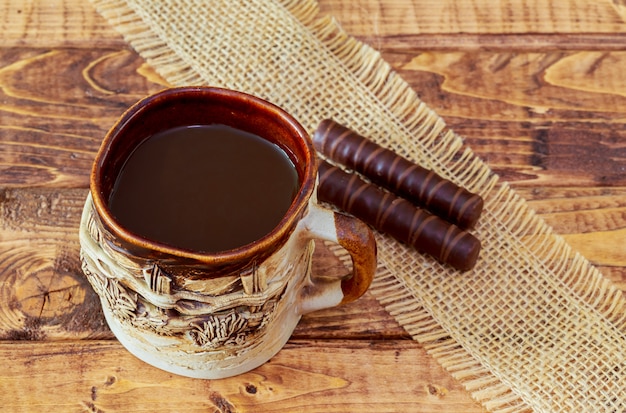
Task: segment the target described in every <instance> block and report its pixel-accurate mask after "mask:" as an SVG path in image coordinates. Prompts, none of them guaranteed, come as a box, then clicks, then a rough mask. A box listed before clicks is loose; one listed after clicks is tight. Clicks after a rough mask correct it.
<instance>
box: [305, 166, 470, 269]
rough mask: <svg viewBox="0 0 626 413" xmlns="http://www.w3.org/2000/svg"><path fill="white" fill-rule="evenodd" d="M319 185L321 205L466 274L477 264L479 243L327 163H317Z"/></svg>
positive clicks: (453, 226)
mask: <svg viewBox="0 0 626 413" xmlns="http://www.w3.org/2000/svg"><path fill="white" fill-rule="evenodd" d="M319 181H320V182H319V187H318V191H317V195H318V199H319V200H320V201H324V202H328V203H330V204H333V205H335V206H337V207H338V208H340V209H342V210H344V211H346V212H348V213H350V214H352V215H354V216H356V217H357V218H360V219H361V220H363V221H364V222H366V223H368V224H369V225H371V226H373V227H374V228H376V229H377V230H379V231H380V232H383V233H386V234H389V235H390V236H392V237H394V238H396V239H397V240H399V241H402V242H404V243H407V244H409V245H411V246H413V247H415V248H416V249H418V250H419V251H422V252H425V253H427V254H429V255H432V256H433V257H435V258H436V259H438V260H439V261H440V262H442V263H447V264H450V265H451V266H453V267H454V268H456V269H459V270H462V271H464V270H469V269H471V268H472V267H474V265H475V264H476V260H477V259H478V253H479V251H480V241H478V239H476V238H475V237H474V236H473V235H472V234H470V233H469V232H467V231H463V230H462V229H460V228H459V227H457V226H456V225H454V224H451V223H449V222H447V221H444V220H443V219H441V218H439V217H437V216H436V215H433V214H431V213H429V212H428V211H425V210H424V209H421V208H418V207H416V206H415V205H413V204H412V203H410V202H409V201H407V200H405V199H402V198H399V197H397V196H395V195H394V194H392V193H390V192H388V191H385V190H383V189H381V188H379V187H377V186H376V185H372V184H369V183H367V182H365V181H364V180H363V179H361V178H360V177H359V176H358V175H357V174H350V173H346V172H344V171H343V170H341V169H340V168H337V167H335V166H333V165H331V164H329V163H328V162H326V161H322V162H321V163H320V166H319Z"/></svg>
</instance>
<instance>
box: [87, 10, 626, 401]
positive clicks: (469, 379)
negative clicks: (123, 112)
mask: <svg viewBox="0 0 626 413" xmlns="http://www.w3.org/2000/svg"><path fill="white" fill-rule="evenodd" d="M92 2H93V3H94V4H95V5H96V7H97V9H98V11H99V12H100V13H101V14H102V15H103V16H104V17H105V18H107V19H108V20H109V22H110V23H111V24H112V25H113V26H115V27H116V28H117V29H118V30H119V31H120V32H121V33H122V34H123V35H124V37H125V39H126V40H127V41H128V42H129V43H130V44H131V45H132V46H133V48H135V50H137V52H138V53H139V54H140V55H141V56H142V57H143V58H145V59H146V61H147V62H148V63H149V64H150V65H151V66H153V67H154V68H155V69H156V70H157V72H158V73H159V74H160V75H161V76H163V77H164V78H165V79H166V80H167V81H168V82H170V83H171V84H175V85H180V84H203V83H205V79H204V78H203V77H202V76H201V75H200V74H199V73H198V71H197V70H196V67H195V66H194V62H193V60H189V61H186V60H185V59H184V57H183V56H181V55H179V54H177V53H176V52H175V51H173V49H172V47H170V45H168V44H167V43H166V42H165V41H164V40H163V39H162V38H160V37H159V35H158V34H157V33H155V32H154V31H153V29H152V28H151V27H150V26H148V25H147V24H145V22H144V19H142V17H141V10H135V9H132V8H131V7H129V6H128V4H127V2H125V1H120V0H92ZM277 7H283V8H285V9H286V10H288V11H289V12H290V13H291V14H292V15H293V16H294V18H296V19H298V20H299V21H300V22H301V24H302V26H303V28H305V29H306V30H308V31H310V33H312V34H313V35H314V36H316V37H317V38H318V39H319V41H320V47H325V48H327V49H328V50H329V51H330V53H331V54H333V55H334V56H335V57H336V59H337V60H338V61H340V62H341V64H342V65H343V70H346V71H348V72H349V73H350V74H351V76H353V77H354V78H355V79H357V80H358V81H359V82H361V83H362V84H363V85H364V86H365V87H366V88H368V89H369V91H371V93H372V94H374V95H375V96H376V97H377V99H378V100H379V101H380V103H381V105H382V106H384V107H386V108H387V109H388V110H389V111H390V112H391V113H392V114H393V116H395V118H396V119H397V120H398V122H399V123H401V128H402V129H403V130H404V131H405V132H406V133H405V135H406V136H410V137H416V138H415V140H414V141H411V142H406V141H403V142H397V141H394V140H393V139H391V138H390V139H389V140H384V139H378V140H379V143H381V144H385V145H387V146H388V147H390V148H392V149H394V150H397V151H399V152H402V150H403V148H404V147H406V145H411V144H414V145H420V146H421V148H422V149H424V152H425V153H428V154H429V156H424V157H423V158H419V156H417V157H418V158H419V159H418V160H419V161H421V162H422V163H424V164H425V165H426V166H429V167H431V168H432V169H434V170H436V171H437V172H438V173H440V174H442V175H444V176H446V177H448V178H450V179H452V180H454V181H455V182H457V183H459V184H461V185H463V186H465V187H467V188H468V189H470V190H472V191H475V192H478V193H480V194H481V195H483V196H485V198H486V201H487V204H486V213H485V216H484V217H483V219H486V220H490V219H498V220H500V221H501V222H502V229H503V233H505V236H506V237H508V238H510V239H513V240H515V242H516V245H522V246H523V248H525V251H527V253H528V255H529V256H531V257H532V259H533V263H534V265H537V266H539V267H540V268H538V269H537V271H545V272H547V273H550V274H555V275H558V278H559V283H561V284H559V287H558V288H561V285H562V286H564V287H566V288H567V289H569V291H566V292H565V293H564V294H570V293H571V294H572V295H573V296H575V297H576V298H577V299H578V300H580V303H581V305H585V306H587V308H588V309H589V311H593V312H595V313H597V314H598V318H601V319H603V320H604V321H606V322H608V323H611V324H612V326H613V327H612V328H614V329H615V330H617V331H619V332H622V334H623V331H624V330H625V329H626V303H625V301H624V299H623V296H622V293H621V291H619V290H618V289H617V288H615V287H614V286H613V285H611V283H610V282H609V281H608V280H607V279H605V278H604V277H603V276H602V275H601V274H600V273H599V272H598V271H597V270H596V269H595V268H594V267H593V266H592V265H591V264H590V263H589V262H588V261H587V260H586V259H585V258H584V257H582V256H580V255H579V254H577V253H575V252H574V251H572V250H571V248H570V247H569V246H568V245H567V244H566V243H565V241H564V240H563V239H562V238H561V237H559V236H557V235H555V234H554V233H553V231H552V229H551V228H549V227H548V226H547V225H546V224H545V223H544V222H543V221H542V220H541V219H540V218H539V217H537V216H536V215H535V214H534V212H533V211H532V210H531V209H530V208H529V207H528V205H527V203H526V202H525V201H524V200H523V199H521V198H520V197H519V196H518V195H517V194H516V193H515V192H514V191H513V190H512V189H511V188H509V186H508V185H507V184H506V183H504V182H501V181H500V180H499V179H498V177H497V176H496V175H495V174H494V173H493V172H492V171H491V170H490V169H489V168H488V167H487V166H486V165H485V164H484V163H483V162H482V161H480V160H479V159H478V158H477V157H475V156H474V154H473V153H472V151H471V150H470V149H468V148H466V147H464V146H463V142H462V139H461V138H460V137H459V136H457V135H456V134H454V132H453V131H451V130H449V129H448V128H447V127H446V125H445V123H444V122H443V120H442V119H441V118H440V117H439V116H437V115H436V114H435V113H434V112H433V111H432V110H430V109H429V108H428V107H426V105H425V104H423V102H421V101H420V100H419V98H418V97H417V96H416V94H415V93H414V91H413V90H412V89H411V88H410V86H409V85H408V84H407V83H406V82H404V81H403V80H402V79H401V78H400V77H399V76H398V75H397V74H396V73H395V72H394V71H393V70H392V68H391V67H390V66H389V65H388V64H387V63H386V62H385V61H384V60H383V59H382V58H381V57H380V55H379V53H378V52H376V51H375V50H373V49H372V48H370V47H369V46H367V45H364V44H362V43H360V42H358V41H357V40H355V39H354V38H352V37H350V36H349V35H347V34H346V33H345V32H344V31H343V30H342V29H341V28H340V27H339V26H338V24H337V23H336V22H335V21H334V20H333V19H332V17H329V16H320V15H319V12H318V8H317V4H316V2H315V1H312V0H304V1H296V0H281V1H278V3H277ZM307 126H308V127H309V129H310V127H311V125H307ZM418 138H419V139H418ZM478 232H479V233H480V228H478ZM482 235H483V236H488V235H487V234H482ZM519 240H523V242H518V241H519ZM379 242H380V244H382V245H381V247H382V248H381V252H382V254H381V266H380V268H379V272H378V275H377V278H376V280H375V282H374V284H373V285H372V288H371V291H372V293H373V294H374V296H375V297H376V298H377V299H378V300H379V301H380V302H381V304H382V305H383V306H384V307H385V308H386V310H387V311H388V312H389V313H390V314H391V315H392V316H393V317H394V318H395V319H396V320H397V321H398V322H399V323H400V324H401V325H402V326H403V327H404V328H405V329H406V331H408V332H409V334H411V336H412V337H413V338H414V339H415V340H417V341H418V342H420V343H422V344H423V345H424V346H425V348H426V349H427V350H428V352H429V353H430V354H431V355H432V356H433V357H434V358H435V359H436V360H437V361H438V362H439V363H440V364H441V365H442V366H443V367H444V368H446V369H447V370H448V371H449V372H450V373H451V374H452V375H453V376H454V377H455V378H456V379H457V380H459V381H460V382H461V383H462V384H463V385H464V386H465V387H466V388H467V390H468V391H470V392H471V394H472V396H473V397H474V398H475V399H476V400H478V401H479V402H481V403H482V404H483V405H484V406H485V408H487V409H488V410H490V411H494V412H525V411H530V410H537V411H541V410H542V409H543V410H545V405H541V404H537V405H535V404H534V403H533V400H532V394H530V395H529V394H527V393H524V391H522V390H520V388H521V386H519V383H517V382H515V380H512V379H511V377H510V376H503V375H500V374H498V372H495V371H494V369H492V368H490V365H489V362H488V360H486V359H485V358H484V357H482V355H481V354H479V353H477V352H476V351H472V350H471V349H470V348H468V347H467V346H464V345H463V343H462V340H459V338H458V336H456V335H455V334H454V332H453V331H451V330H450V329H445V328H443V327H442V325H441V323H440V322H439V320H438V314H436V313H435V312H433V309H432V307H431V306H429V305H428V304H427V303H424V302H422V301H421V300H420V296H419V294H417V293H416V288H419V285H418V286H416V285H415V280H412V279H410V277H411V274H410V273H409V274H404V273H398V272H393V271H391V270H390V269H389V268H388V266H389V265H388V264H389V263H390V262H392V261H393V260H394V258H395V257H396V255H397V251H398V247H397V246H396V245H395V241H393V240H390V239H388V238H386V237H383V236H379ZM385 251H389V252H385ZM336 253H337V255H338V256H339V257H340V258H342V259H346V256H345V254H343V252H341V251H339V250H337V252H336ZM394 254H396V255H394ZM555 288H557V287H555ZM609 401H610V400H609ZM616 404H617V402H616ZM556 410H558V409H556V408H555V409H554V411H556Z"/></svg>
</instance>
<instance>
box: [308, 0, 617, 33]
mask: <svg viewBox="0 0 626 413" xmlns="http://www.w3.org/2000/svg"><path fill="white" fill-rule="evenodd" d="M320 6H321V8H322V10H323V11H324V12H325V13H329V14H332V15H334V16H335V17H336V18H337V20H338V21H339V22H340V23H341V24H342V25H343V27H344V28H345V29H346V30H347V31H348V32H349V33H352V34H353V35H355V36H361V35H368V36H369V35H371V34H372V33H373V36H374V37H376V38H381V37H386V36H397V35H403V34H423V33H430V34H435V33H436V34H439V33H463V34H478V33H479V34H489V33H497V34H507V33H512V34H520V33H581V32H582V33H624V31H626V25H624V5H623V3H622V2H612V1H595V0H554V1H549V2H546V1H541V0H471V1H462V2H459V1H456V0H408V1H407V0H394V1H386V2H384V3H383V2H381V1H379V0H356V1H350V2H347V1H343V0H321V1H320Z"/></svg>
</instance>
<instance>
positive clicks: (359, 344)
mask: <svg viewBox="0 0 626 413" xmlns="http://www.w3.org/2000/svg"><path fill="white" fill-rule="evenodd" d="M0 365H1V366H2V368H1V369H0V405H2V406H3V409H7V410H10V411H34V410H40V411H44V410H45V411H46V412H68V411H89V412H110V411H150V412H175V411H181V410H184V411H185V412H201V411H202V412H206V411H211V412H258V411H263V412H284V411H289V412H296V411H306V412H324V413H329V412H357V411H363V410H364V409H365V410H369V411H376V412H406V411H411V412H433V413H434V412H447V411H451V409H454V410H455V411H463V412H467V413H471V412H483V411H484V410H483V409H482V408H481V406H479V405H478V404H477V403H475V402H474V401H473V400H471V399H470V397H469V396H468V394H467V393H466V392H465V391H464V390H463V389H462V388H461V386H460V385H459V384H458V383H457V382H456V381H455V380H454V379H453V378H452V377H451V376H450V375H449V374H448V373H446V372H445V371H444V370H443V369H442V368H441V367H440V366H439V365H437V364H436V363H435V362H434V361H433V360H432V358H431V357H430V356H428V355H427V354H426V352H425V351H424V350H423V349H422V348H421V347H420V346H419V345H417V343H415V342H412V341H406V340H403V341H395V340H393V341H371V342H368V341H354V340H350V341H331V342H326V341H314V340H313V341H312V340H291V341H290V342H289V343H288V344H287V346H286V347H285V348H284V349H283V350H282V351H281V352H279V353H278V355H276V356H275V357H274V358H273V359H272V360H270V361H269V362H268V363H267V364H265V365H263V366H261V367H260V368H258V369H256V370H253V371H251V372H249V373H246V374H243V375H240V376H237V377H233V378H229V379H223V380H215V381H210V380H194V379H187V378H184V377H180V376H175V375H172V374H169V373H166V372H163V371H161V370H158V369H155V368H153V367H151V366H149V365H147V364H145V363H143V362H141V361H139V360H138V359H135V358H134V357H133V356H132V355H130V353H128V352H127V351H126V350H125V349H124V348H122V346H121V345H120V344H118V343H117V342H116V341H89V342H82V341H70V342H59V343H47V344H46V345H41V344H37V343H28V342H7V343H0ZM412 366H415V367H412ZM416 371H419V372H421V374H420V375H415V374H414V373H415V372H416ZM59 372H63V374H59ZM422 372H423V373H422ZM182 400H184V402H183V401H182ZM181 403H184V404H181Z"/></svg>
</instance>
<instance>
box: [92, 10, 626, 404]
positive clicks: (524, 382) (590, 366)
mask: <svg viewBox="0 0 626 413" xmlns="http://www.w3.org/2000/svg"><path fill="white" fill-rule="evenodd" d="M92 2H93V3H94V4H95V5H96V7H97V9H98V10H99V12H100V13H101V14H102V15H103V16H105V18H107V19H108V20H109V22H110V23H111V24H112V25H113V26H114V27H116V28H117V29H118V30H119V31H120V32H121V33H122V34H123V35H124V36H125V38H126V39H127V41H128V42H129V43H130V44H131V45H132V46H133V47H134V48H135V49H136V50H137V51H138V53H140V54H141V56H143V57H144V58H145V59H146V60H147V62H148V63H149V64H151V65H152V66H153V67H154V68H155V69H156V70H157V71H158V73H159V74H161V75H162V76H163V77H164V78H165V79H166V80H167V81H168V82H170V83H171V84H172V85H189V84H208V85H214V86H222V87H228V88H232V89H238V90H242V91H246V92H248V93H252V94H255V95H258V96H260V97H263V98H265V99H268V100H270V101H272V102H274V103H276V104H278V105H279V106H282V107H283V108H285V109H286V110H287V111H288V112H290V113H292V114H293V115H295V117H296V118H297V119H298V120H300V122H302V124H303V125H304V126H305V127H306V128H307V129H308V130H309V131H310V132H313V131H314V130H315V128H316V126H317V124H318V123H319V122H320V121H321V120H322V119H324V118H327V117H332V118H334V119H335V120H337V121H339V122H340V123H343V124H345V125H346V126H349V127H351V128H353V129H354V130H356V131H358V132H359V133H361V134H363V135H365V136H369V137H372V138H373V139H374V140H375V141H377V142H378V143H380V144H382V145H384V146H387V147H389V148H391V149H393V150H395V151H396V152H398V153H400V154H402V155H404V156H405V157H407V158H409V159H412V160H414V161H417V162H419V163H421V164H422V165H424V166H426V167H428V168H431V169H433V170H434V171H436V172H437V173H439V174H441V175H443V176H445V177H447V178H449V179H451V180H453V181H455V182H457V183H458V184H460V185H462V186H465V187H467V188H468V189H470V190H472V191H475V192H478V193H480V194H481V195H482V196H483V197H484V198H485V201H486V206H485V211H484V213H483V216H482V217H481V221H480V224H479V226H478V227H477V228H476V230H475V231H474V233H475V234H476V235H477V236H478V238H479V239H481V241H482V244H483V250H482V253H481V257H480V259H479V263H478V265H477V266H476V267H475V269H474V270H473V271H471V272H468V273H463V274H461V273H458V272H456V271H454V270H451V269H450V268H448V267H445V266H442V265H439V264H438V263H437V262H435V261H433V260H432V259H430V258H428V257H425V256H423V255H420V254H418V253H417V252H415V251H414V250H412V249H409V248H406V247H404V246H403V245H401V244H399V243H398V242H395V241H393V240H391V239H389V238H387V237H385V236H382V235H379V237H378V242H379V261H380V268H379V271H378V274H377V277H376V280H375V282H374V285H373V286H372V289H371V291H372V293H373V294H374V295H375V296H376V297H377V298H378V299H379V300H380V302H381V303H382V304H383V305H384V306H385V308H386V309H387V310H388V311H389V313H390V314H391V315H392V316H393V317H395V318H396V319H397V320H398V322H399V323H400V324H401V325H402V326H403V327H404V328H405V329H406V330H407V331H408V332H409V333H410V334H411V335H412V337H414V338H415V340H417V341H419V342H420V343H422V344H423V345H424V346H425V347H426V348H427V349H428V351H429V352H430V354H431V355H432V356H433V357H434V358H435V359H436V360H437V361H438V362H439V363H441V365H443V366H444V367H445V368H446V369H447V370H448V371H449V372H450V373H451V374H452V375H453V376H454V377H455V378H456V379H457V380H459V381H460V382H461V383H462V384H463V385H464V386H465V387H466V388H467V389H468V390H469V391H470V392H471V394H472V395H473V397H474V398H475V399H476V400H478V401H480V402H481V403H482V404H483V405H484V406H485V407H486V409H488V410H490V411H493V412H522V411H537V412H624V411H626V301H625V300H624V298H623V296H622V293H621V292H620V291H619V290H617V289H616V288H615V287H614V286H612V285H611V283H610V282H609V281H608V280H607V279H605V278H603V276H602V275H601V274H600V273H599V272H598V271H597V270H596V269H594V267H592V266H591V265H590V263H589V262H588V261H587V260H586V259H585V258H584V257H582V256H580V255H579V254H577V253H575V252H574V251H572V249H571V248H570V246H568V245H567V244H566V243H565V242H564V241H563V239H561V238H560V237H559V236H557V235H556V234H554V233H553V231H552V230H551V228H549V227H548V226H547V225H546V224H545V223H544V222H543V221H542V220H541V219H540V218H539V217H537V216H536V215H535V214H534V213H533V211H532V210H531V209H529V207H528V205H527V203H526V202H525V201H524V200H523V199H521V198H520V197H519V196H518V195H517V194H516V193H515V192H514V191H513V190H512V189H511V188H510V187H509V186H507V184H506V183H504V182H502V181H501V180H500V179H499V178H498V177H497V176H496V175H495V174H494V173H493V172H492V171H491V170H490V169H489V167H488V166H486V165H485V164H484V163H483V162H482V161H481V160H480V159H478V158H477V157H475V155H474V154H473V153H472V152H471V150H470V149H469V148H466V147H464V145H463V143H462V141H461V139H460V138H459V137H458V136H457V135H455V134H454V132H453V131H451V130H450V129H449V128H447V127H446V125H445V124H444V123H443V121H442V120H441V119H440V118H439V117H438V116H437V114H435V113H434V112H433V111H432V110H430V109H429V108H428V107H426V106H425V105H424V104H423V103H422V102H421V101H420V100H419V99H418V97H417V96H416V95H415V93H414V92H413V91H412V90H411V89H410V87H409V86H408V85H407V84H406V83H405V82H404V81H403V80H402V79H401V78H400V77H399V76H398V75H397V74H396V73H394V72H393V71H392V70H391V69H390V67H389V65H388V64H387V63H386V62H384V61H383V60H382V59H381V58H380V56H379V54H378V53H377V52H376V51H374V50H373V49H371V48H369V47H367V46H365V45H363V44H360V43H359V42H357V41H356V40H354V39H353V38H351V37H349V36H348V35H347V34H345V33H344V32H342V30H341V29H340V28H339V27H338V25H337V24H336V23H335V22H334V21H333V20H332V19H331V18H328V17H324V16H320V15H319V12H318V9H317V4H316V3H315V2H314V1H312V0H300V1H297V0H294V1H290V0H282V1H281V0H165V1H153V0H127V1H123V0H113V1H109V0H92Z"/></svg>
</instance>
